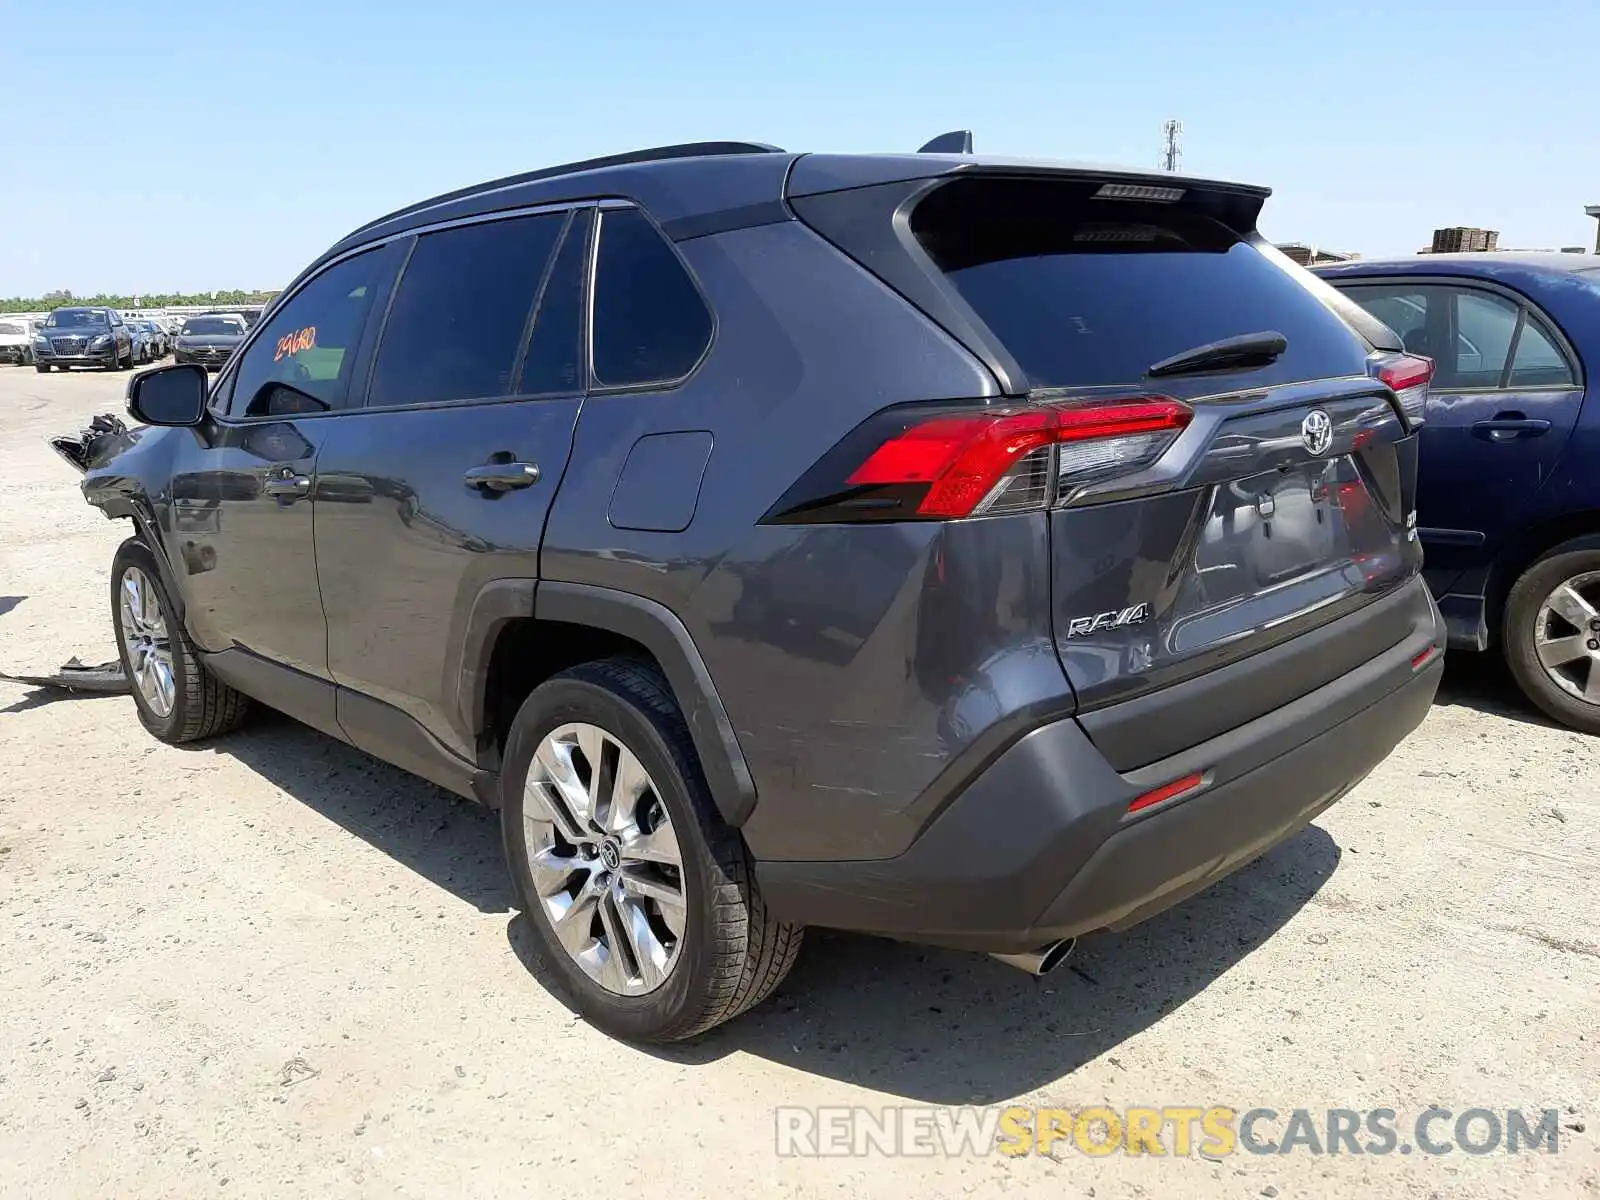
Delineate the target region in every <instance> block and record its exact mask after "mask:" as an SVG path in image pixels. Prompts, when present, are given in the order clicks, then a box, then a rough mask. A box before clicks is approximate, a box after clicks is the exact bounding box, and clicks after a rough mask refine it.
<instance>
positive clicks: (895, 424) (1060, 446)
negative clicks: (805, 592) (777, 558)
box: [767, 396, 1194, 521]
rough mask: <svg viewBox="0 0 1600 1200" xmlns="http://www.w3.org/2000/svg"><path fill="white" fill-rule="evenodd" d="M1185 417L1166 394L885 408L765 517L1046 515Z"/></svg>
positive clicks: (1156, 450) (1156, 445) (1141, 453)
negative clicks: (1002, 405) (977, 406)
mask: <svg viewBox="0 0 1600 1200" xmlns="http://www.w3.org/2000/svg"><path fill="white" fill-rule="evenodd" d="M1193 416H1194V413H1193V411H1192V410H1191V409H1189V408H1188V407H1187V406H1186V405H1183V404H1180V403H1179V402H1178V401H1176V400H1173V399H1171V398H1170V397H1167V396H1123V397H1115V398H1109V399H1108V398H1094V399H1084V400H1068V401H1062V402H1055V403H1041V404H1030V405H1027V406H1025V407H1016V408H1003V409H987V410H986V409H976V410H974V409H964V410H961V411H954V412H952V411H950V410H949V409H948V408H941V409H938V410H933V411H928V410H924V411H923V412H922V413H919V412H918V411H917V410H915V409H888V410H885V411H884V412H883V413H880V414H878V415H877V416H876V417H874V418H872V419H871V420H869V421H868V422H867V423H866V424H865V425H863V426H862V427H860V428H859V429H857V430H856V431H855V433H853V434H852V435H851V436H850V437H848V438H846V439H845V441H844V442H842V443H841V444H840V445H839V446H838V447H836V448H835V450H834V451H833V452H832V453H830V454H829V456H828V457H827V458H825V459H824V460H823V461H822V462H821V463H819V464H818V465H817V467H816V468H814V469H813V470H812V471H811V472H809V473H808V474H807V476H806V477H805V478H803V479H801V481H800V482H799V483H797V484H796V485H795V487H794V488H791V489H790V493H789V494H788V495H786V496H785V497H784V499H783V500H781V501H779V503H778V505H777V506H776V508H775V509H774V511H773V512H772V513H771V514H769V516H768V518H767V519H768V520H781V521H862V520H869V521H870V520H877V521H882V520H900V521H903V520H918V519H920V520H953V519H960V518H963V517H976V516H986V515H999V514H1002V513H1013V512H1023V511H1027V510H1030V509H1040V508H1044V507H1047V506H1048V505H1049V504H1051V503H1052V502H1054V501H1056V500H1058V499H1063V498H1065V497H1066V496H1067V495H1068V493H1069V491H1071V490H1072V489H1075V488H1078V487H1080V486H1081V485H1082V484H1084V483H1087V482H1091V481H1093V480H1097V479H1103V478H1106V477H1107V476H1112V475H1119V474H1125V473H1128V472H1131V471H1135V470H1139V469H1141V468H1143V467H1146V466H1149V465H1150V464H1151V463H1153V462H1155V460H1156V459H1157V458H1159V457H1160V456H1161V454H1162V453H1163V452H1164V451H1165V450H1166V448H1167V447H1168V446H1170V445H1171V444H1172V441H1173V440H1174V439H1175V438H1176V437H1177V436H1178V434H1179V433H1181V432H1182V431H1183V429H1184V428H1185V427H1186V426H1187V425H1188V424H1189V422H1190V420H1191V419H1192V418H1193Z"/></svg>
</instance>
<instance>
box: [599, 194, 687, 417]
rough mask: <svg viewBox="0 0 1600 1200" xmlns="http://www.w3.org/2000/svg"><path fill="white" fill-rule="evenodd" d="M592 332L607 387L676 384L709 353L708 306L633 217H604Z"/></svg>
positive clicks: (620, 213) (659, 240) (650, 228)
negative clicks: (702, 356) (707, 349)
mask: <svg viewBox="0 0 1600 1200" xmlns="http://www.w3.org/2000/svg"><path fill="white" fill-rule="evenodd" d="M593 326H594V329H593V333H592V335H591V337H592V339H593V346H594V376H595V381H596V382H597V383H599V384H601V385H602V386H605V387H638V386H641V385H645V384H652V383H657V384H664V383H675V382H677V381H678V380H680V379H682V378H683V377H684V376H685V375H687V374H688V373H689V372H690V371H692V370H694V367H695V364H696V363H698V362H699V361H700V357H701V355H703V354H704V353H705V352H706V347H707V346H708V345H710V342H711V334H712V319H711V312H710V310H708V309H707V308H706V302H705V301H704V300H703V299H702V298H701V296H700V291H699V289H698V288H696V287H695V284H694V280H693V279H691V278H690V277H689V272H688V271H687V270H685V268H684V265H683V263H682V262H681V261H680V260H679V258H678V255H677V253H676V252H675V251H674V250H673V249H672V247H671V246H670V245H668V244H667V242H666V240H665V239H664V238H663V237H662V236H661V234H659V233H658V232H656V228H655V226H654V225H652V224H651V223H650V220H649V218H647V217H646V216H645V215H644V214H643V213H641V212H639V211H638V210H637V209H632V208H623V209H612V210H609V211H607V212H605V213H603V214H601V220H600V246H599V250H598V251H597V252H596V260H595V272H594V317H593Z"/></svg>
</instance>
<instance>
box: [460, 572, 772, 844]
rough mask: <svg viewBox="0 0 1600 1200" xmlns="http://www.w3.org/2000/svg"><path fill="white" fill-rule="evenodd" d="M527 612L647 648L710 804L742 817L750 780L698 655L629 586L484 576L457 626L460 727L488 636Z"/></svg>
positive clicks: (481, 707) (481, 680)
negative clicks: (679, 715) (674, 705)
mask: <svg viewBox="0 0 1600 1200" xmlns="http://www.w3.org/2000/svg"><path fill="white" fill-rule="evenodd" d="M527 617H532V618H534V619H535V620H540V621H561V622H565V623H567V624H571V625H587V626H589V627H591V628H594V629H603V630H606V631H608V632H610V633H615V634H618V635H619V636H621V637H625V638H628V639H630V640H631V641H635V642H638V643H639V644H640V645H641V646H643V647H644V648H645V649H646V650H648V651H649V652H650V653H651V654H652V655H653V656H654V657H655V660H656V662H658V663H659V664H660V665H661V669H662V671H663V672H665V674H666V677H667V685H668V687H670V688H671V690H672V695H673V698H674V699H675V700H676V701H677V702H678V707H679V708H680V709H681V710H682V711H683V717H684V721H685V723H686V724H687V725H688V727H689V736H690V737H691V738H692V739H693V740H694V748H695V752H696V753H697V754H698V755H699V757H700V766H701V769H702V770H703V771H704V772H705V776H706V783H707V784H708V785H709V786H710V789H711V795H712V798H713V800H715V802H716V805H717V809H718V811H719V812H720V813H721V814H722V817H723V819H724V820H725V821H727V822H728V824H729V825H732V826H735V827H738V826H740V825H743V824H744V823H745V821H747V820H749V818H750V814H751V813H752V812H754V811H755V806H756V788H755V780H754V779H753V777H752V776H751V774H750V766H749V764H748V763H747V762H746V760H745V757H744V751H743V749H741V747H740V745H739V738H738V735H737V734H736V733H735V731H734V728H733V722H732V720H730V719H729V717H728V712H727V709H726V708H725V707H724V706H723V703H722V698H721V696H719V695H718V694H717V688H716V684H715V683H713V682H712V679H711V672H710V670H709V669H708V668H707V667H706V663H705V659H703V658H702V657H701V656H700V651H699V650H698V649H697V648H696V646H695V644H694V639H693V637H691V636H690V634H689V630H688V629H687V628H685V626H684V624H683V622H682V621H681V620H679V619H678V617H677V614H675V613H674V612H673V611H672V610H671V609H669V608H667V607H666V605H664V604H661V603H659V602H657V601H655V600H651V599H648V598H647V597H644V596H639V595H635V594H634V593H632V592H622V591H617V590H615V589H613V588H606V587H597V586H594V585H592V584H583V583H561V582H553V581H549V580H538V581H535V580H532V579H501V580H495V581H494V582H491V583H488V584H485V585H484V587H483V588H482V589H481V590H480V591H479V592H478V595H477V596H476V597H475V598H474V600H473V603H472V605H471V607H470V610H469V615H468V617H467V622H466V627H465V628H464V629H463V631H462V634H461V643H460V644H461V657H460V660H459V661H460V663H461V669H460V676H459V683H458V685H457V694H456V705H455V707H456V711H457V713H458V719H459V720H460V721H461V723H462V726H463V728H465V729H467V730H471V731H474V732H476V731H480V730H482V728H483V725H484V718H485V713H486V690H487V686H488V682H489V663H490V661H491V659H492V658H493V655H494V646H495V642H496V640H497V639H498V637H499V635H500V633H501V631H502V630H503V629H504V627H505V626H506V624H507V623H508V622H510V621H513V620H517V619H520V618H527Z"/></svg>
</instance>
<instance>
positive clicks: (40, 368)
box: [33, 362, 50, 375]
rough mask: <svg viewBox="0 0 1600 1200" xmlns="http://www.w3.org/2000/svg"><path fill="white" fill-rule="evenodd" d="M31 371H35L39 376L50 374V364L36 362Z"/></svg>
mask: <svg viewBox="0 0 1600 1200" xmlns="http://www.w3.org/2000/svg"><path fill="white" fill-rule="evenodd" d="M33 369H34V370H35V371H37V372H39V374H41V375H48V374H50V364H49V363H42V362H36V363H34V364H33Z"/></svg>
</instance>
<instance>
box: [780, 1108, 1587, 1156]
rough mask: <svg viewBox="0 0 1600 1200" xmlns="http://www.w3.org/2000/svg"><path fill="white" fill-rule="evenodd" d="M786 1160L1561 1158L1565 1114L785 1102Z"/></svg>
mask: <svg viewBox="0 0 1600 1200" xmlns="http://www.w3.org/2000/svg"><path fill="white" fill-rule="evenodd" d="M775 1118H776V1121H775V1132H776V1150H777V1153H778V1154H779V1155H780V1156H782V1157H786V1158H787V1157H806V1158H809V1157H816V1158H826V1157H852V1156H866V1155H882V1156H888V1157H899V1156H910V1157H937V1156H945V1157H956V1156H962V1155H987V1154H1005V1155H1011V1156H1019V1155H1025V1154H1048V1155H1055V1156H1058V1157H1059V1156H1060V1155H1062V1154H1065V1153H1078V1154H1083V1155H1087V1156H1088V1157H1091V1158H1099V1157H1104V1156H1106V1155H1111V1154H1129V1155H1139V1154H1143V1155H1152V1156H1167V1155H1171V1156H1174V1157H1179V1158H1186V1157H1189V1156H1190V1155H1193V1154H1199V1155H1200V1156H1202V1157H1205V1158H1224V1157H1227V1156H1228V1155H1232V1154H1240V1153H1244V1154H1313V1155H1320V1154H1343V1155H1378V1156H1382V1155H1389V1154H1401V1155H1406V1154H1425V1155H1435V1156H1437V1155H1445V1154H1456V1153H1460V1154H1472V1155H1484V1154H1522V1153H1539V1154H1557V1153H1559V1152H1560V1131H1561V1118H1560V1112H1559V1110H1557V1109H1553V1108H1547V1109H1541V1110H1537V1111H1530V1112H1526V1113H1525V1112H1523V1111H1521V1110H1519V1109H1495V1108H1487V1107H1471V1108H1464V1109H1460V1110H1452V1109H1448V1108H1437V1107H1436V1108H1426V1109H1423V1110H1421V1111H1420V1112H1415V1113H1409V1114H1402V1113H1399V1112H1396V1110H1394V1109H1392V1108H1373V1109H1354V1108H1328V1109H1306V1108H1295V1109H1285V1110H1282V1111H1280V1110H1278V1109H1273V1108H1260V1107H1258V1108H1246V1109H1237V1108H1232V1107H1227V1106H1223V1105H1209V1106H1201V1105H1194V1106H1180V1105H1163V1106H1161V1107H1154V1106H1150V1107H1144V1106H1133V1107H1129V1108H1124V1109H1112V1108H1107V1107H1104V1106H1098V1105H1097V1106H1093V1107H1089V1108H1082V1109H1067V1108H1023V1107H1018V1106H1011V1107H1007V1108H1000V1107H992V1108H973V1107H963V1108H943V1107H929V1106H909V1105H908V1106H900V1107H891V1108H880V1109H872V1108H864V1107H852V1108H846V1107H837V1108H779V1109H778V1110H777V1111H776V1113H775Z"/></svg>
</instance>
